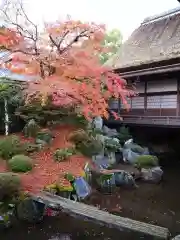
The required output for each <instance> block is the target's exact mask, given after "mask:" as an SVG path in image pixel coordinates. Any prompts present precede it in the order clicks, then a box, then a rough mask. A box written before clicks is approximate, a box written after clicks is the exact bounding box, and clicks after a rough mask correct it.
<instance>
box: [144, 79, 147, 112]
mask: <svg viewBox="0 0 180 240" xmlns="http://www.w3.org/2000/svg"><path fill="white" fill-rule="evenodd" d="M146 111H147V80H145V83H144V113H145V112H146Z"/></svg>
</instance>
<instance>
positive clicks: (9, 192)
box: [0, 172, 21, 201]
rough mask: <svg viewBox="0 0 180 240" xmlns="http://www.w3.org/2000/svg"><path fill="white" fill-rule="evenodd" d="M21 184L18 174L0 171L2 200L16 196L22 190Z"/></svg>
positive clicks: (0, 197)
mask: <svg viewBox="0 0 180 240" xmlns="http://www.w3.org/2000/svg"><path fill="white" fill-rule="evenodd" d="M20 185H21V181H20V178H19V176H18V175H16V174H14V173H11V172H6V173H0V201H2V200H3V199H5V198H12V197H13V196H16V195H17V194H18V193H19V191H20Z"/></svg>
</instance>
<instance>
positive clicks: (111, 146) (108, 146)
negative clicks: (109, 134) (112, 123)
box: [104, 138, 121, 152]
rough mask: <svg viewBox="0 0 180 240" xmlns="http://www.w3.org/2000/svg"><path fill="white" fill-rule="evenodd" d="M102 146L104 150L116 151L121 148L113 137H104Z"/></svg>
mask: <svg viewBox="0 0 180 240" xmlns="http://www.w3.org/2000/svg"><path fill="white" fill-rule="evenodd" d="M104 146H105V151H106V152H117V151H118V150H120V148H121V144H120V143H119V142H118V141H117V140H116V139H114V138H109V139H105V141H104Z"/></svg>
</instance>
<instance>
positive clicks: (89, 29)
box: [0, 19, 131, 119]
mask: <svg viewBox="0 0 180 240" xmlns="http://www.w3.org/2000/svg"><path fill="white" fill-rule="evenodd" d="M28 21H30V20H28ZM30 23H31V22H30ZM14 25H15V26H16V23H14ZM32 28H34V32H32V31H30V32H29V31H28V30H27V31H25V30H22V29H23V28H22V29H21V28H20V27H18V28H17V29H16V30H15V29H14V30H12V29H1V31H0V46H3V47H4V48H5V49H7V50H9V51H10V52H11V53H12V61H11V62H8V63H5V64H3V66H4V67H7V68H9V69H10V70H12V71H14V72H16V73H21V74H26V75H31V76H32V75H33V76H37V77H36V81H30V83H29V86H28V89H27V92H26V96H27V101H31V100H32V99H34V98H37V97H38V98H39V97H40V98H41V100H42V103H43V104H46V99H47V96H52V99H53V104H54V105H57V106H68V105H73V106H75V108H76V111H78V112H80V113H82V114H83V115H84V116H85V117H86V118H87V119H90V118H92V117H95V116H102V117H106V118H107V117H108V111H107V109H108V101H109V99H111V98H112V97H115V98H121V100H122V101H123V102H124V103H125V104H126V97H127V96H129V94H131V92H129V91H128V90H127V89H126V82H125V81H124V80H123V79H121V78H120V77H119V75H117V74H115V73H114V72H113V71H111V70H110V69H109V68H107V67H105V66H102V65H101V64H100V61H99V54H100V53H101V52H103V51H107V49H104V48H103V47H102V40H103V38H104V34H105V27H104V26H102V25H97V24H95V23H83V22H81V21H73V20H71V19H67V20H66V21H64V22H60V21H57V22H55V23H53V24H46V25H45V30H44V32H43V33H40V32H38V30H37V26H36V25H34V24H33V23H32ZM116 118H118V117H117V116H116Z"/></svg>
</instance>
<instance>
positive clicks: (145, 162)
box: [135, 155, 159, 168]
mask: <svg viewBox="0 0 180 240" xmlns="http://www.w3.org/2000/svg"><path fill="white" fill-rule="evenodd" d="M158 164H159V160H158V158H157V157H156V156H152V155H141V156H139V157H137V158H136V161H135V165H136V166H137V167H138V168H151V167H156V166H158Z"/></svg>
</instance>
